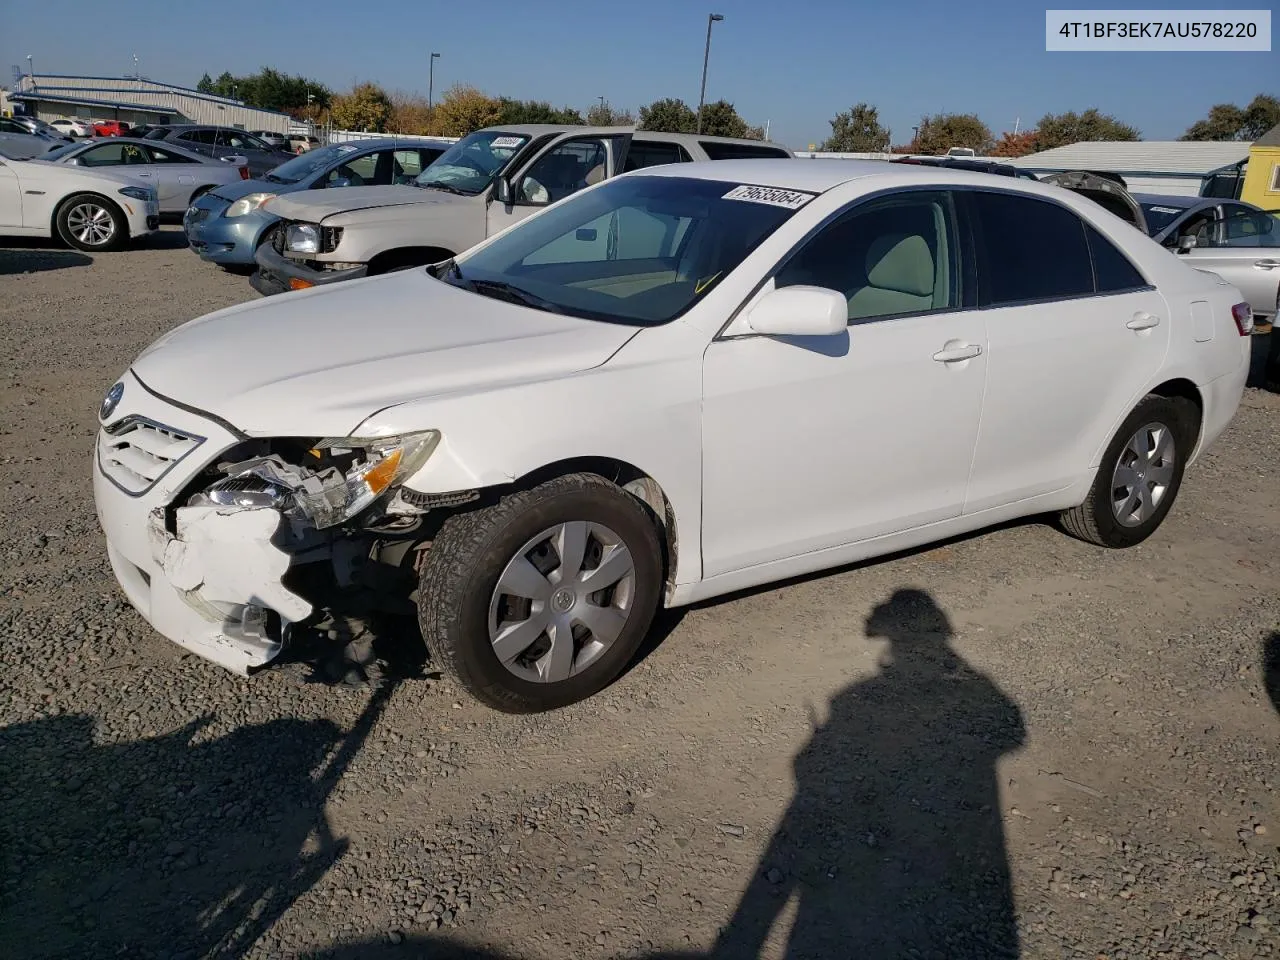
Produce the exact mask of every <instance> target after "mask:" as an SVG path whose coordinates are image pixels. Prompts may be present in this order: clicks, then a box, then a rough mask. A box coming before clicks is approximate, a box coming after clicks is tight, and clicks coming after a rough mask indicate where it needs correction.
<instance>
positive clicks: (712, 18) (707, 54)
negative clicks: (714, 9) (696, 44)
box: [698, 13, 724, 133]
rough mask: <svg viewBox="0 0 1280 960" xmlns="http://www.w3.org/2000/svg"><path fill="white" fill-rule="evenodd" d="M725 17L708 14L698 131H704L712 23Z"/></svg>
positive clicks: (699, 96) (699, 98)
mask: <svg viewBox="0 0 1280 960" xmlns="http://www.w3.org/2000/svg"><path fill="white" fill-rule="evenodd" d="M723 19H724V14H723V13H710V14H707V46H706V49H705V50H703V51H702V92H701V93H699V94H698V133H702V105H703V104H704V103H705V102H706V99H707V61H708V60H710V59H711V25H712V24H713V23H715V22H717V21H719V20H723Z"/></svg>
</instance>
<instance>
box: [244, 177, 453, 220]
mask: <svg viewBox="0 0 1280 960" xmlns="http://www.w3.org/2000/svg"><path fill="white" fill-rule="evenodd" d="M467 199H468V198H467V197H460V196H458V195H457V194H456V193H448V192H447V191H444V190H431V189H426V188H423V187H410V186H404V185H399V184H397V185H393V186H387V187H333V188H330V189H326V190H305V191H299V192H297V193H291V194H289V195H288V196H287V197H281V198H280V199H278V200H274V201H272V202H271V206H270V208H269V209H270V210H271V212H272V213H274V214H275V215H276V216H278V217H283V218H284V219H286V220H304V221H308V222H310V223H319V222H320V221H321V220H323V219H325V218H326V217H332V216H334V215H335V214H339V213H355V212H356V211H358V210H370V209H373V208H376V207H399V206H408V205H413V204H422V203H430V204H446V205H450V206H452V205H455V204H458V203H465V202H466V201H467Z"/></svg>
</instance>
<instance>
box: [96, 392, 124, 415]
mask: <svg viewBox="0 0 1280 960" xmlns="http://www.w3.org/2000/svg"><path fill="white" fill-rule="evenodd" d="M123 396H124V384H123V383H117V384H116V385H115V386H113V387H112V388H111V389H110V390H108V391H107V395H106V396H105V397H103V398H102V406H101V407H99V408H98V419H99V420H103V421H105V420H106V419H107V418H108V417H110V416H111V414H113V413H115V412H116V407H118V406H119V405H120V398H121V397H123Z"/></svg>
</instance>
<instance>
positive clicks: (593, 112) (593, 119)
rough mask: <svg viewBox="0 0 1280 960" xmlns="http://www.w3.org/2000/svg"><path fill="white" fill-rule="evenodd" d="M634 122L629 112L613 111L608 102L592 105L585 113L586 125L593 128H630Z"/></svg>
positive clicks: (634, 119)
mask: <svg viewBox="0 0 1280 960" xmlns="http://www.w3.org/2000/svg"><path fill="white" fill-rule="evenodd" d="M635 122H636V118H635V117H634V116H633V115H632V113H631V111H630V110H615V109H613V107H611V106H609V104H608V101H606V102H604V103H596V104H593V105H592V107H591V109H590V110H588V111H587V123H588V124H590V125H591V126H593V127H630V126H634V125H635Z"/></svg>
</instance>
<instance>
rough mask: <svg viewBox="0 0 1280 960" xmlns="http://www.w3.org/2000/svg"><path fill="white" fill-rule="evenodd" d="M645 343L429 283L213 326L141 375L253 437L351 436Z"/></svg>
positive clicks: (388, 280) (310, 299) (373, 282)
mask: <svg viewBox="0 0 1280 960" xmlns="http://www.w3.org/2000/svg"><path fill="white" fill-rule="evenodd" d="M636 332H637V328H636V327H630V326H626V325H622V324H612V323H602V322H599V321H593V320H582V319H577V318H574V317H567V316H564V315H561V314H553V313H547V312H545V311H541V310H535V309H532V308H530V307H523V306H518V305H515V304H511V303H507V302H504V301H501V300H495V299H493V298H491V297H484V296H480V295H479V294H475V293H470V292H468V291H466V290H462V289H460V288H458V287H454V286H451V285H449V284H446V283H444V282H442V281H439V280H435V279H433V278H432V277H430V276H429V275H428V274H427V273H426V271H425V269H422V270H411V271H404V272H400V273H394V274H391V275H388V276H381V277H368V278H364V279H359V280H348V281H344V282H343V283H340V284H335V285H334V286H332V287H318V288H315V289H312V290H305V291H300V292H297V293H287V294H280V295H279V296H275V297H271V298H269V299H267V300H258V301H251V302H249V303H246V304H241V305H239V306H236V307H231V308H229V309H227V310H222V311H219V312H217V313H212V314H209V315H208V316H206V317H201V318H199V319H197V320H193V321H191V322H190V323H187V324H184V325H183V326H181V327H178V328H177V329H175V330H173V331H171V332H170V333H168V334H166V335H165V336H163V337H161V338H160V339H159V340H157V341H156V342H155V343H153V344H152V345H151V346H150V347H148V348H147V349H146V350H145V351H143V353H142V355H141V356H140V357H139V358H138V359H137V360H136V361H135V362H134V365H133V368H132V369H133V372H134V374H135V375H136V376H137V377H138V379H139V380H141V381H142V382H143V383H144V384H145V385H146V386H147V387H148V388H150V389H151V390H153V391H154V392H156V393H159V394H161V395H162V396H164V397H167V398H168V399H170V400H174V401H177V402H178V403H180V404H183V405H186V406H189V407H194V408H197V409H199V410H203V411H205V412H207V413H211V414H214V415H215V416H218V417H220V418H222V419H223V420H225V421H227V422H228V423H230V424H231V425H232V426H234V427H236V428H238V429H239V430H241V431H243V432H244V433H246V434H249V435H251V436H289V435H293V436H346V435H348V434H349V433H350V432H351V431H352V430H354V429H355V428H356V427H357V426H358V425H359V424H360V423H361V422H363V421H364V420H365V419H367V418H368V417H369V416H371V415H372V414H374V413H376V412H378V411H379V410H382V409H385V408H387V407H390V406H395V405H396V404H399V403H404V402H406V401H409V400H417V399H423V398H427V397H431V396H436V395H441V394H447V393H454V392H459V391H474V390H483V389H490V388H493V387H497V386H501V385H506V384H514V383H522V382H532V381H537V380H542V379H547V378H551V377H557V376H565V375H568V374H572V373H576V372H578V371H581V370H587V369H590V368H591V367H595V366H599V365H600V364H602V363H604V362H605V361H606V360H607V359H608V358H609V357H610V356H611V355H613V353H615V352H616V351H617V350H618V349H619V348H620V347H621V346H622V345H623V344H624V343H626V342H627V340H629V339H630V338H631V337H632V336H634V335H635V334H636ZM427 427H430V424H424V428H427Z"/></svg>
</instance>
